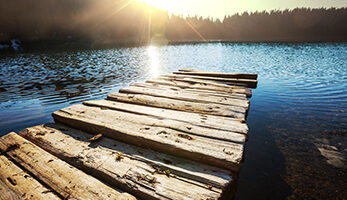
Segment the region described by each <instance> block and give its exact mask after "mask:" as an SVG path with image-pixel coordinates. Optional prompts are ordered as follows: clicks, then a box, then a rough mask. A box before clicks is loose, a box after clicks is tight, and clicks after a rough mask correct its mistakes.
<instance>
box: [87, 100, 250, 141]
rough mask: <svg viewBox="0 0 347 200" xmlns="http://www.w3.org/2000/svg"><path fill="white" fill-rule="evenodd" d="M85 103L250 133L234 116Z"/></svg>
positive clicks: (128, 105)
mask: <svg viewBox="0 0 347 200" xmlns="http://www.w3.org/2000/svg"><path fill="white" fill-rule="evenodd" d="M83 104H85V105H88V106H98V107H101V108H109V109H113V110H119V111H125V112H129V113H134V114H138V115H143V116H154V117H158V118H162V119H172V120H177V121H180V122H185V123H188V124H189V125H187V126H190V125H196V126H201V127H207V128H212V129H217V130H225V131H232V132H237V133H242V134H245V135H247V134H248V126H247V125H246V124H245V123H242V122H241V121H240V120H237V119H234V118H228V117H221V116H214V115H203V114H197V113H190V112H183V111H176V110H168V109H162V108H155V107H148V106H142V105H136V104H130V103H123V102H117V101H108V100H98V101H85V102H83Z"/></svg>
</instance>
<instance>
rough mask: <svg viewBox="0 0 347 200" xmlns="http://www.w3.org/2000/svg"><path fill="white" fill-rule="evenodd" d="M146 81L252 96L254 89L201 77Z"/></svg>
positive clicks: (163, 78)
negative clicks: (206, 79) (200, 78)
mask: <svg viewBox="0 0 347 200" xmlns="http://www.w3.org/2000/svg"><path fill="white" fill-rule="evenodd" d="M146 83H155V84H160V85H170V86H176V87H180V88H185V89H186V88H190V89H199V90H206V91H217V92H225V93H231V94H245V95H247V97H251V96H252V91H251V90H250V89H248V88H245V87H241V86H230V85H225V84H220V83H216V82H211V81H203V80H199V79H188V78H185V79H180V78H170V77H158V78H156V79H152V80H148V81H146Z"/></svg>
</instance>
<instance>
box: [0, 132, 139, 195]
mask: <svg viewBox="0 0 347 200" xmlns="http://www.w3.org/2000/svg"><path fill="white" fill-rule="evenodd" d="M9 148H10V150H9V151H8V149H9ZM0 150H1V151H3V152H4V151H5V152H6V155H7V156H8V157H10V158H11V159H13V160H15V161H16V162H17V163H19V164H20V165H21V166H22V167H23V168H25V170H27V171H30V172H31V173H32V174H33V175H35V177H37V178H38V179H39V180H41V181H42V182H44V183H45V184H46V185H48V186H49V187H51V188H52V189H53V190H54V191H55V192H56V193H58V194H60V195H61V196H63V197H64V198H65V199H93V200H95V199H122V200H123V199H135V198H134V197H132V196H131V195H129V194H126V193H121V192H119V191H117V190H114V189H112V188H110V187H109V186H107V185H105V184H103V183H101V182H100V181H98V180H97V179H95V178H93V177H91V176H89V175H87V174H85V173H83V172H82V171H80V170H78V169H76V168H74V167H72V166H71V165H69V164H67V163H66V162H64V161H62V160H60V159H58V158H57V157H55V156H53V155H51V154H49V153H48V152H46V151H44V150H43V149H41V148H39V147H38V146H36V145H34V144H33V143H31V142H30V141H28V140H26V139H24V138H22V137H21V136H19V135H17V134H16V133H9V134H7V135H5V136H2V137H1V138H0Z"/></svg>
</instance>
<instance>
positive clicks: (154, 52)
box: [147, 46, 160, 78]
mask: <svg viewBox="0 0 347 200" xmlns="http://www.w3.org/2000/svg"><path fill="white" fill-rule="evenodd" d="M147 55H148V57H149V65H148V67H149V73H150V75H151V77H152V78H154V77H157V76H159V74H160V60H159V57H158V47H156V46H148V47H147Z"/></svg>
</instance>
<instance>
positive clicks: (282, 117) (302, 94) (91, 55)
mask: <svg viewBox="0 0 347 200" xmlns="http://www.w3.org/2000/svg"><path fill="white" fill-rule="evenodd" d="M346 52H347V45H346V44H263V43H256V44H247V43H240V44H232V43H229V44H228V43H223V44H218V43H217V44H195V45H191V44H186V45H171V46H164V47H151V48H146V47H136V48H120V49H106V50H85V51H71V52H44V53H39V52H36V53H35V52H32V53H20V54H8V55H0V134H5V133H7V132H9V131H18V130H20V129H22V128H25V127H28V126H33V125H37V124H40V123H45V122H49V121H52V118H51V113H52V112H53V111H55V110H58V109H60V108H63V107H66V106H69V105H71V104H75V103H81V102H83V101H85V100H92V99H103V98H105V97H106V95H107V94H109V93H111V92H115V91H117V90H118V89H119V88H121V87H124V86H126V85H129V84H130V83H134V82H141V81H144V80H146V79H149V78H152V77H154V76H155V75H156V74H163V73H171V72H172V71H175V70H177V69H179V68H192V67H193V68H198V69H202V70H212V71H225V72H245V73H258V76H259V78H258V80H259V83H258V88H257V89H256V90H254V91H253V97H252V99H251V112H250V115H251V116H250V119H249V120H248V123H249V124H250V126H251V129H250V130H251V135H250V138H249V142H248V144H250V147H252V148H255V149H262V150H263V151H264V152H262V151H257V150H254V149H248V150H247V145H246V150H247V152H248V153H249V154H250V155H247V156H251V157H252V159H248V160H247V162H245V163H243V170H245V173H243V174H241V176H240V181H239V188H241V189H240V190H239V191H241V192H240V194H238V196H239V197H240V198H241V199H245V198H246V197H250V198H252V199H255V198H259V199H268V198H267V197H271V195H273V191H272V190H271V188H277V187H279V186H278V185H281V184H278V182H273V183H272V182H271V183H268V182H266V183H268V184H270V185H266V184H264V183H265V182H264V181H266V180H267V179H268V180H272V179H271V176H272V175H273V176H275V175H276V177H277V178H276V180H277V181H278V180H279V179H283V181H284V182H285V184H287V185H289V188H291V189H290V190H288V189H287V187H285V186H283V188H278V189H279V191H284V190H286V192H284V193H285V194H289V195H291V196H290V197H288V198H300V197H301V198H302V197H305V198H307V199H314V198H316V199H317V198H325V199H336V198H337V199H338V198H341V197H342V198H344V197H346V196H347V194H346V191H345V188H344V187H343V185H344V184H345V183H344V182H343V181H344V180H347V175H346V171H344V170H339V169H342V168H344V167H345V166H346V157H345V156H346V152H347V142H346V139H345V136H346V134H347V128H346V127H347V114H346V113H347V91H346V88H347V70H346V69H347V64H346V63H347V55H346ZM271 145H272V146H271ZM247 152H246V154H247ZM269 155H277V156H283V162H282V161H281V162H280V160H281V158H279V157H277V158H273V157H272V156H269ZM274 159H276V160H277V161H279V162H273V160H274ZM259 163H261V164H262V165H261V166H262V168H261V169H258V168H257V167H255V166H259ZM259 170H260V171H262V173H259ZM248 174H249V176H252V177H249V176H248ZM261 174H267V176H266V177H263V175H261ZM257 177H259V178H258V179H257ZM281 177H282V178H281ZM249 185H256V187H254V188H252V189H251V191H250V188H249V187H248V186H249ZM281 187H282V186H281ZM242 188H247V189H246V190H243V189H242ZM317 188H319V192H318V190H317ZM287 190H288V191H287ZM242 191H245V192H242ZM313 191H315V192H313ZM242 197H243V198H242Z"/></svg>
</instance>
